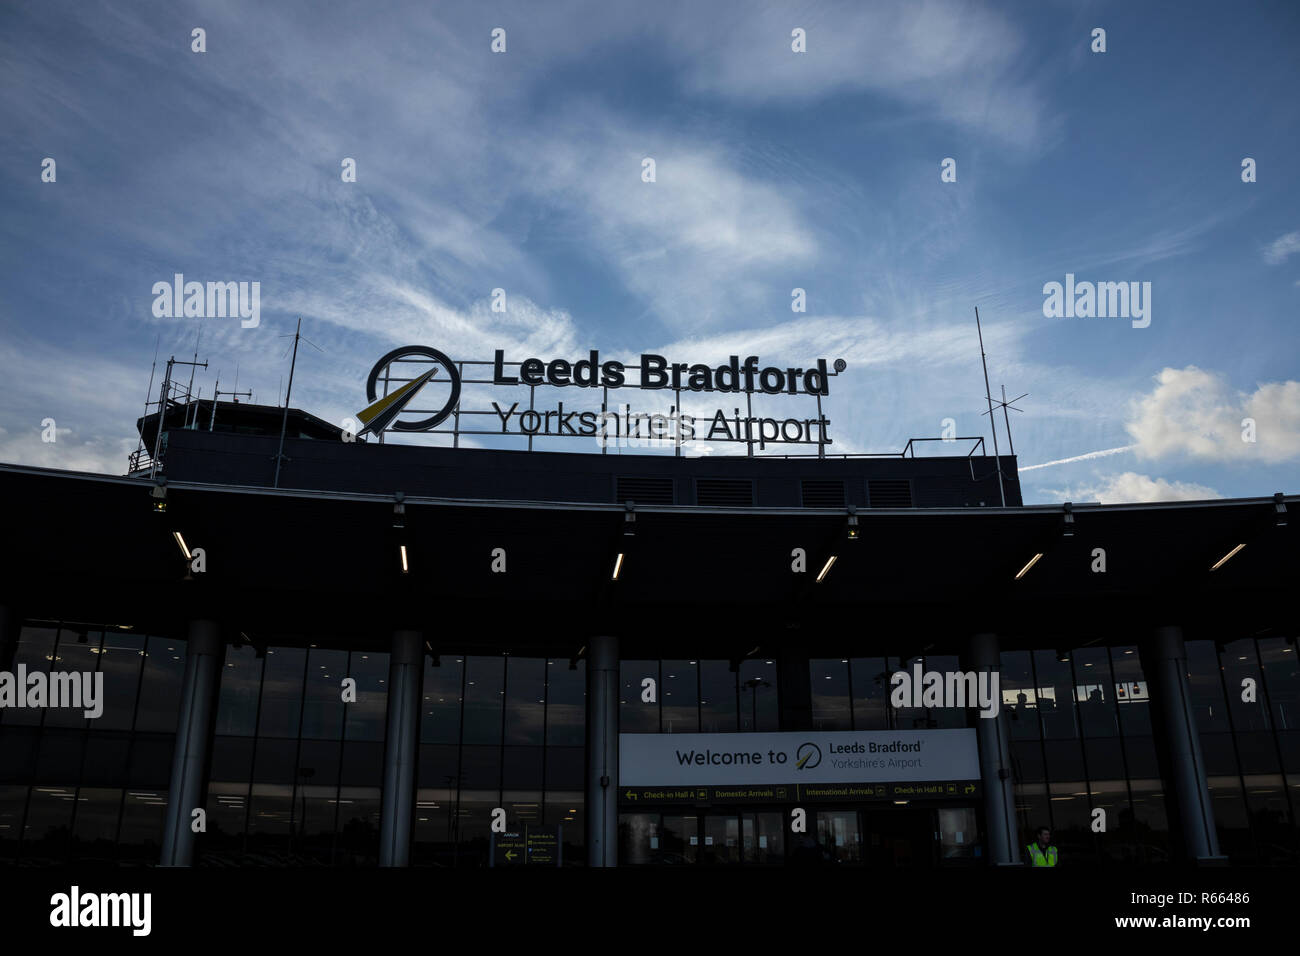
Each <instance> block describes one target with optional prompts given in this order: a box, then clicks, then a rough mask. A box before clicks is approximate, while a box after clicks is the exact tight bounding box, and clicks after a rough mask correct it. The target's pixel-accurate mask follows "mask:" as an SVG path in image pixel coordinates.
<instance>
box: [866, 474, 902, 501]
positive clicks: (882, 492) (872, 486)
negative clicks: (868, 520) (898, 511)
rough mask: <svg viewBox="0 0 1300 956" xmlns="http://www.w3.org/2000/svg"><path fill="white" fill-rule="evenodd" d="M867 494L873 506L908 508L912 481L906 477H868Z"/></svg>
mask: <svg viewBox="0 0 1300 956" xmlns="http://www.w3.org/2000/svg"><path fill="white" fill-rule="evenodd" d="M867 496H868V498H869V499H870V501H871V507H873V508H910V507H912V483H911V482H910V481H908V480H907V479H906V478H874V479H868V480H867Z"/></svg>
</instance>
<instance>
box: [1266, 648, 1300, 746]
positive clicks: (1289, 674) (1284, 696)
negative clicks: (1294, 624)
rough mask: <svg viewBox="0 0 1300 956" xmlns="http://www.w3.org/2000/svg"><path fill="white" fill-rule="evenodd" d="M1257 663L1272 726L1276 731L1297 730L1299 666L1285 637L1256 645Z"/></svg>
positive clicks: (1299, 723) (1299, 714)
mask: <svg viewBox="0 0 1300 956" xmlns="http://www.w3.org/2000/svg"><path fill="white" fill-rule="evenodd" d="M1259 654H1260V663H1261V664H1262V666H1263V670H1264V679H1265V681H1266V682H1267V685H1268V699H1269V704H1270V705H1271V707H1272V710H1273V726H1274V727H1276V728H1278V729H1279V730H1297V729H1300V664H1297V662H1296V657H1297V656H1300V655H1297V654H1296V650H1295V645H1294V644H1293V643H1292V641H1291V640H1290V639H1289V638H1282V637H1268V638H1263V639H1261V640H1260V642H1259Z"/></svg>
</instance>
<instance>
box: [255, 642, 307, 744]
mask: <svg viewBox="0 0 1300 956" xmlns="http://www.w3.org/2000/svg"><path fill="white" fill-rule="evenodd" d="M306 669H307V652H306V650H304V649H303V648H301V647H270V648H267V651H266V669H265V672H264V676H263V678H262V708H261V715H260V717H259V718H258V725H257V734H258V736H259V737H297V736H298V727H299V722H300V719H301V717H302V682H303V676H304V674H305V673H306Z"/></svg>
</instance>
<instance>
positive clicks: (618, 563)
mask: <svg viewBox="0 0 1300 956" xmlns="http://www.w3.org/2000/svg"><path fill="white" fill-rule="evenodd" d="M622 570H623V552H622V551H620V552H619V553H618V557H617V558H615V559H614V578H613V580H615V581H617V580H618V576H619V573H620V572H621V571H622Z"/></svg>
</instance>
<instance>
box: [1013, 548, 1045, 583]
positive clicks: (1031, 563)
mask: <svg viewBox="0 0 1300 956" xmlns="http://www.w3.org/2000/svg"><path fill="white" fill-rule="evenodd" d="M1042 557H1043V555H1042V552H1039V553H1038V554H1036V555H1034V556H1033V557H1032V558H1030V559H1029V563H1028V564H1026V565H1025V566H1024V567H1023V568H1021V569H1020V571H1019V573H1018V574H1016V580H1017V581H1019V580H1020V579H1021V578H1023V577H1024V576H1025V575H1026V574H1028V573H1029V569H1030V568H1032V567H1033V566H1034V565H1035V564H1037V563H1038V562H1039V560H1040V559H1041V558H1042Z"/></svg>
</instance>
